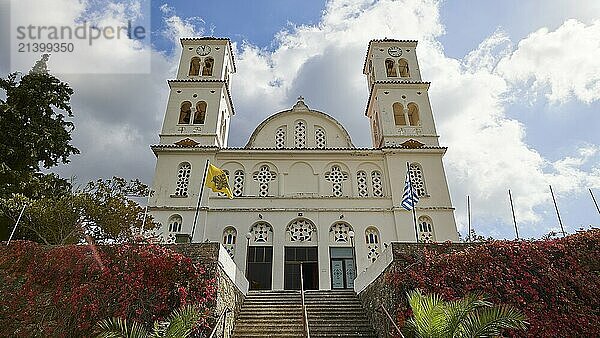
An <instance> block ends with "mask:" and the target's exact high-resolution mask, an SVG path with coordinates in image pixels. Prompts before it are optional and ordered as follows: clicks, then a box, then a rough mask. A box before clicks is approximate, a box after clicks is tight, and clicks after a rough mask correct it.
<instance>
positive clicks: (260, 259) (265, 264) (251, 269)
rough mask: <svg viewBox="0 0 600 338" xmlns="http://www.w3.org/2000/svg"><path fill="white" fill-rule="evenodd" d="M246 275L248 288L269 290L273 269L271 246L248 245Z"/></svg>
mask: <svg viewBox="0 0 600 338" xmlns="http://www.w3.org/2000/svg"><path fill="white" fill-rule="evenodd" d="M247 264H248V269H247V273H246V277H247V278H248V282H250V290H271V275H272V271H273V247H272V246H249V247H248V263H247Z"/></svg>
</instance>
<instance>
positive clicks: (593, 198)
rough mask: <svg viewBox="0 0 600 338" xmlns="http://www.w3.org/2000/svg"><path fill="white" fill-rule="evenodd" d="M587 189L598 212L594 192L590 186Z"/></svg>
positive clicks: (599, 211)
mask: <svg viewBox="0 0 600 338" xmlns="http://www.w3.org/2000/svg"><path fill="white" fill-rule="evenodd" d="M588 190H589V191H590V195H592V201H594V205H595V206H596V210H598V213H599V214H600V208H598V202H596V198H595V197H594V193H593V192H592V189H591V188H588Z"/></svg>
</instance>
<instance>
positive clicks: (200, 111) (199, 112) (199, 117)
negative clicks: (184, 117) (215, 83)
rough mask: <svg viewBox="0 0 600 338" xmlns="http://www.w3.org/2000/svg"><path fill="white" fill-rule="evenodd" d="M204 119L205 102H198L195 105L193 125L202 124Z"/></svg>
mask: <svg viewBox="0 0 600 338" xmlns="http://www.w3.org/2000/svg"><path fill="white" fill-rule="evenodd" d="M205 118H206V102H204V101H198V103H196V113H195V114H194V124H204V119H205Z"/></svg>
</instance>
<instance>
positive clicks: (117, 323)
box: [96, 305, 205, 338]
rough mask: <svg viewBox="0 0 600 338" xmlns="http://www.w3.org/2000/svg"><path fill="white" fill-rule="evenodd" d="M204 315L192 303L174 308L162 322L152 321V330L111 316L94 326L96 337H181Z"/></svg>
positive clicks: (186, 334)
mask: <svg viewBox="0 0 600 338" xmlns="http://www.w3.org/2000/svg"><path fill="white" fill-rule="evenodd" d="M204 317H205V315H204V314H203V313H202V312H201V311H200V310H199V309H198V307H196V306H193V305H187V306H185V307H182V308H181V309H179V310H175V311H173V312H172V313H171V315H169V318H168V319H167V320H166V321H164V322H158V321H156V322H154V327H153V329H152V332H148V330H146V328H145V327H144V326H143V325H142V324H140V323H136V322H131V323H127V320H126V319H122V318H111V319H105V320H102V321H100V322H99V323H98V324H97V325H96V327H97V331H98V332H99V333H98V335H97V336H96V337H98V338H150V337H151V338H161V337H164V338H167V337H169V338H183V337H188V336H189V335H190V334H191V333H192V331H193V330H194V328H195V327H196V325H197V323H198V322H199V321H200V320H201V319H202V318H204Z"/></svg>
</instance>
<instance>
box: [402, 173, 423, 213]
mask: <svg viewBox="0 0 600 338" xmlns="http://www.w3.org/2000/svg"><path fill="white" fill-rule="evenodd" d="M418 202H419V195H417V190H416V189H415V187H413V186H412V184H411V182H410V170H407V171H406V182H405V183H404V195H402V204H401V205H402V207H403V208H404V209H406V210H412V209H413V208H414V207H415V205H417V203H418Z"/></svg>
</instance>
